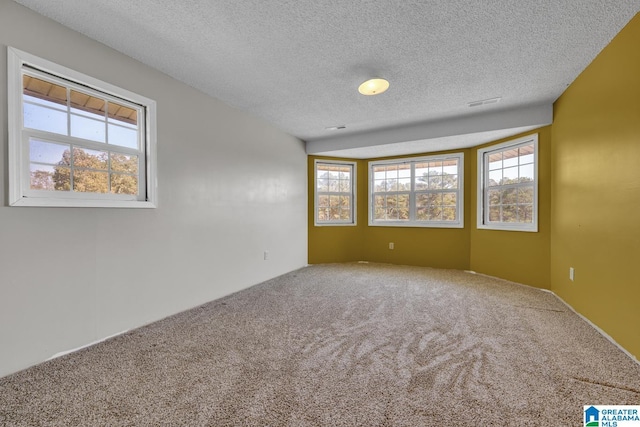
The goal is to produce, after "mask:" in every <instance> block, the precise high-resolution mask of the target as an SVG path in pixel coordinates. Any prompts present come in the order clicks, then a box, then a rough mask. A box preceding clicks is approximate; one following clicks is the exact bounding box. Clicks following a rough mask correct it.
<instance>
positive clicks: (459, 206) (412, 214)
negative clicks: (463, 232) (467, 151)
mask: <svg viewBox="0 0 640 427" xmlns="http://www.w3.org/2000/svg"><path fill="white" fill-rule="evenodd" d="M450 159H457V160H458V189H457V190H456V192H457V196H456V218H457V221H418V220H416V193H423V191H417V192H416V189H415V165H416V163H422V162H433V161H439V160H450ZM407 163H409V164H411V191H410V194H409V220H408V221H388V220H375V219H374V205H375V203H374V195H375V192H374V185H375V180H374V173H373V168H374V167H375V166H380V165H391V164H407ZM449 192H453V191H449ZM369 225H370V226H373V227H430V228H464V153H452V154H440V155H433V156H425V157H406V158H401V159H393V160H374V161H370V162H369Z"/></svg>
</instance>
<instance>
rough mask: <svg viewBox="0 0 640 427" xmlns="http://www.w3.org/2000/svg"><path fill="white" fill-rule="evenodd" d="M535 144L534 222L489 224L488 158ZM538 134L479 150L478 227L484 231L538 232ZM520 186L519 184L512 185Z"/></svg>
mask: <svg viewBox="0 0 640 427" xmlns="http://www.w3.org/2000/svg"><path fill="white" fill-rule="evenodd" d="M531 143H533V174H534V184H533V221H532V222H530V223H522V222H521V223H509V222H489V219H488V215H489V210H488V207H487V203H488V200H487V191H488V185H487V179H488V174H487V173H486V168H487V162H486V161H485V159H488V156H489V155H490V154H491V153H494V152H499V151H504V150H507V149H513V148H517V147H520V146H524V145H529V144H531ZM538 163H539V158H538V134H537V133H536V134H533V135H527V136H524V137H522V138H518V139H515V140H513V141H507V142H504V143H501V144H496V145H491V146H488V147H484V148H479V149H478V193H477V227H478V229H484V230H505V231H525V232H531V233H536V232H538ZM512 186H518V184H512Z"/></svg>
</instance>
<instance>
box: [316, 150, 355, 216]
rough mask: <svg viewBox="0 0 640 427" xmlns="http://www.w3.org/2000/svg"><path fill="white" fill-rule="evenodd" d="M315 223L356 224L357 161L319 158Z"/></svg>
mask: <svg viewBox="0 0 640 427" xmlns="http://www.w3.org/2000/svg"><path fill="white" fill-rule="evenodd" d="M314 165H315V183H316V191H315V193H316V194H315V225H355V224H356V206H355V202H356V164H355V162H338V161H330V160H316V161H315V162H314Z"/></svg>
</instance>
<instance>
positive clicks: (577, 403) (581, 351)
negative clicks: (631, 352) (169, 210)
mask: <svg viewBox="0 0 640 427" xmlns="http://www.w3.org/2000/svg"><path fill="white" fill-rule="evenodd" d="M212 285H213V284H212ZM591 404H618V405H623V404H636V405H637V404H640V365H638V363H636V362H635V361H633V360H631V359H630V358H629V357H628V356H626V355H625V354H624V353H623V352H621V351H620V350H619V349H618V348H617V347H615V346H614V345H613V344H611V343H610V342H609V341H608V340H607V339H605V338H604V337H602V336H601V335H600V334H599V333H598V332H597V331H596V330H594V329H593V328H592V327H591V326H589V325H588V324H587V323H586V322H584V321H583V320H582V319H581V318H579V317H578V316H577V315H575V313H573V312H572V311H570V310H569V309H568V308H567V307H566V306H565V305H564V304H562V303H561V302H560V301H559V300H558V299H557V298H555V297H554V296H553V295H552V294H549V293H547V292H542V291H540V290H537V289H533V288H529V287H526V286H520V285H516V284H513V283H509V282H506V281H502V280H497V279H492V278H488V277H485V276H482V275H474V274H470V273H466V272H462V271H455V270H437V269H430V268H422V267H401V266H392V265H383V264H329V265H317V266H311V267H307V268H303V269H300V270H297V271H294V272H291V273H288V274H286V275H283V276H281V277H278V278H275V279H273V280H270V281H267V282H264V283H262V284H260V285H257V286H254V287H252V288H249V289H247V290H244V291H241V292H238V293H236V294H233V295H230V296H228V297H225V298H223V299H219V300H216V301H213V302H210V303H207V304H205V305H203V306H200V307H197V308H195V309H192V310H189V311H186V312H183V313H180V314H177V315H175V316H172V317H169V318H167V319H164V320H162V321H159V322H156V323H153V324H151V325H148V326H145V327H143V328H140V329H136V330H134V331H131V332H129V333H127V334H124V335H121V336H118V337H115V338H113V339H110V340H108V341H105V342H103V343H100V344H97V345H95V346H92V347H89V348H86V349H84V350H81V351H78V352H76V353H72V354H69V355H67V356H64V357H61V358H58V359H54V360H51V361H49V362H46V363H43V364H40V365H38V366H35V367H32V368H29V369H27V370H24V371H21V372H19V373H16V374H14V375H11V376H8V377H5V378H2V379H0V425H2V426H368V427H373V426H412V427H413V426H481V425H482V426H577V425H582V417H583V405H591Z"/></svg>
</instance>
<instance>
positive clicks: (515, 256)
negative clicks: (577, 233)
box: [469, 126, 551, 289]
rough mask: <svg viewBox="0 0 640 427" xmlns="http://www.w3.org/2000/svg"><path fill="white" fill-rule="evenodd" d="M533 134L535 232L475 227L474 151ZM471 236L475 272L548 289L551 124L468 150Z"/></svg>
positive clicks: (476, 176)
mask: <svg viewBox="0 0 640 427" xmlns="http://www.w3.org/2000/svg"><path fill="white" fill-rule="evenodd" d="M532 133H537V134H538V232H537V233H529V232H522V231H503V230H486V229H478V228H477V226H476V215H477V188H478V160H477V150H478V148H481V147H486V146H489V145H494V144H500V143H502V142H505V141H509V140H513V139H517V138H520V137H522V136H525V135H531V134H532ZM471 154H472V155H471V156H470V162H471V163H472V165H471V187H470V188H469V191H470V192H471V200H472V206H471V215H472V219H473V223H472V224H471V227H470V230H469V233H470V235H471V239H470V240H471V250H470V262H469V264H470V268H471V270H473V271H476V272H478V273H484V274H488V275H490V276H495V277H500V278H503V279H507V280H512V281H514V282H518V283H523V284H525V285H530V286H536V287H539V288H545V289H549V288H550V286H551V282H550V278H549V276H550V260H549V252H550V239H551V224H550V222H551V218H550V212H551V126H546V127H544V128H541V129H537V130H535V131H533V132H528V133H524V134H521V135H517V136H514V137H512V138H507V139H502V140H499V141H495V142H492V143H491V144H485V145H482V146H480V147H476V148H474V149H473V150H471Z"/></svg>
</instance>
